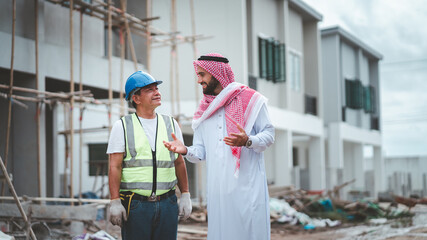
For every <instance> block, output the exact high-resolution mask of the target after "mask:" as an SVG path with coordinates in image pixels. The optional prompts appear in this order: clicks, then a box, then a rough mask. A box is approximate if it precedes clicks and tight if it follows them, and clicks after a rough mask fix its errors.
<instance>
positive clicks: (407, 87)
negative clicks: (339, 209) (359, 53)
mask: <svg viewBox="0 0 427 240" xmlns="http://www.w3.org/2000/svg"><path fill="white" fill-rule="evenodd" d="M303 1H304V2H306V3H307V4H308V5H310V6H311V7H313V8H314V9H315V10H316V11H317V12H319V13H320V14H322V15H323V21H322V22H321V23H320V27H321V28H325V27H330V26H336V25H339V26H340V27H342V28H343V29H345V30H347V31H348V32H350V33H352V34H353V35H355V36H357V37H358V38H359V39H360V40H361V41H363V42H364V43H366V44H367V45H369V46H370V47H372V48H373V49H375V50H376V51H378V52H380V53H381V54H382V55H383V59H382V60H381V61H380V84H381V89H380V91H381V92H380V94H381V99H380V101H381V113H382V134H383V150H384V153H385V156H404V155H411V156H413V155H427V27H425V25H426V23H427V1H426V0H407V1H401V0H303Z"/></svg>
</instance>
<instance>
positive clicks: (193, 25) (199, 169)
mask: <svg viewBox="0 0 427 240" xmlns="http://www.w3.org/2000/svg"><path fill="white" fill-rule="evenodd" d="M190 15H191V34H192V35H193V36H196V21H195V13H194V0H190ZM191 40H192V41H191V42H192V45H193V59H194V60H196V59H197V56H198V55H199V52H198V50H197V45H196V38H195V37H193V38H192V39H191ZM194 90H195V98H194V99H195V101H196V107H197V104H198V103H199V84H198V83H197V74H195V75H194ZM197 195H198V196H199V207H200V208H202V205H203V204H202V202H203V199H202V166H201V164H197Z"/></svg>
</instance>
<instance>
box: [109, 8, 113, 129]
mask: <svg viewBox="0 0 427 240" xmlns="http://www.w3.org/2000/svg"><path fill="white" fill-rule="evenodd" d="M112 53H113V32H112V22H111V0H108V129H109V131H108V132H110V131H111V105H112V100H113V80H112V76H111V71H112V63H111V55H112Z"/></svg>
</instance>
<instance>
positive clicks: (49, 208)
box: [0, 202, 98, 221]
mask: <svg viewBox="0 0 427 240" xmlns="http://www.w3.org/2000/svg"><path fill="white" fill-rule="evenodd" d="M22 208H23V209H24V212H25V214H26V215H27V216H31V219H33V220H34V219H46V220H50V219H51V220H75V221H85V220H96V214H97V211H98V208H97V207H96V204H87V205H81V206H64V205H38V204H32V203H28V202H27V203H22ZM21 217H22V216H21V213H20V212H19V210H18V208H17V207H16V205H15V204H11V203H2V204H0V218H21Z"/></svg>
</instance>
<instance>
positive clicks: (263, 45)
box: [258, 37, 267, 78]
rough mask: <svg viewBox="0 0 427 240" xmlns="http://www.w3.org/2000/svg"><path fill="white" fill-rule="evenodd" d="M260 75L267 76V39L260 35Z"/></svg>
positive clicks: (261, 76)
mask: <svg viewBox="0 0 427 240" xmlns="http://www.w3.org/2000/svg"><path fill="white" fill-rule="evenodd" d="M258 57H259V59H258V60H259V77H260V78H266V77H267V40H266V39H263V38H260V37H258Z"/></svg>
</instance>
